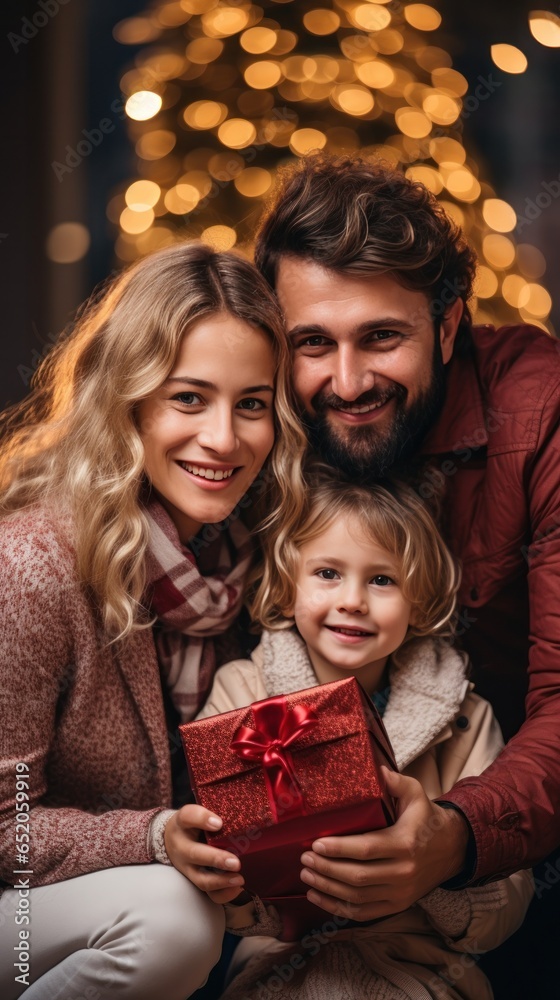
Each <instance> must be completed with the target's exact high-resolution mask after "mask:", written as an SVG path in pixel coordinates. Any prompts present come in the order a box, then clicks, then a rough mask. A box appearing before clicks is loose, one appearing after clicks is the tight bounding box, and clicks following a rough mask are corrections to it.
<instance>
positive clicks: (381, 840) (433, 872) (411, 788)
mask: <svg viewBox="0 0 560 1000" xmlns="http://www.w3.org/2000/svg"><path fill="white" fill-rule="evenodd" d="M383 771H384V772H385V777H386V781H387V787H388V789H389V792H390V794H391V795H392V796H393V797H394V798H395V799H396V800H397V821H396V823H395V824H394V826H389V827H387V828H386V829H385V830H377V831H375V832H372V833H361V834H355V835H350V836H346V837H321V838H320V840H318V841H315V842H314V844H313V849H312V850H310V851H306V852H305V854H303V855H302V858H301V861H302V864H303V865H305V867H304V869H303V871H302V872H301V876H300V877H301V879H302V881H303V882H305V883H306V885H307V886H309V891H308V893H307V898H308V899H309V900H310V902H312V903H315V904H316V905H317V906H321V907H322V908H323V909H324V910H327V911H328V913H334V914H337V915H338V916H342V917H347V918H348V919H351V920H373V919H374V918H380V917H387V916H390V915H391V914H392V913H399V912H400V911H401V910H406V909H408V907H409V906H412V904H413V903H415V902H416V900H417V899H420V897H421V896H424V895H425V894H426V893H427V892H429V891H430V890H431V889H434V888H435V887H436V886H438V885H440V884H441V883H442V882H445V881H446V880H447V879H449V878H452V877H453V876H454V875H456V874H458V873H459V872H460V871H461V869H462V867H463V865H464V863H465V853H466V849H467V842H468V827H467V824H466V822H465V820H464V819H463V818H462V816H461V814H460V813H458V812H457V811H456V810H455V809H444V808H443V807H442V806H438V805H437V803H435V802H432V801H431V800H430V799H429V798H428V796H427V795H426V793H425V792H424V790H423V788H422V786H421V784H420V782H419V781H416V779H415V778H408V777H405V776H404V775H402V774H396V773H394V772H393V771H389V770H388V768H385V767H384V768H383Z"/></svg>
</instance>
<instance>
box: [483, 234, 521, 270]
mask: <svg viewBox="0 0 560 1000" xmlns="http://www.w3.org/2000/svg"><path fill="white" fill-rule="evenodd" d="M482 252H483V254H484V256H485V258H486V260H487V261H488V263H489V264H491V265H492V267H497V268H501V269H504V268H506V267H511V265H512V264H513V262H514V260H515V247H514V245H513V243H512V242H511V240H508V238H507V236H499V235H498V234H497V233H488V235H487V236H485V237H484V239H483V240H482Z"/></svg>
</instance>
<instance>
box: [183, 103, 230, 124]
mask: <svg viewBox="0 0 560 1000" xmlns="http://www.w3.org/2000/svg"><path fill="white" fill-rule="evenodd" d="M227 113H228V109H227V107H226V105H225V104H220V103H219V102H218V101H195V102H194V104H189V106H188V108H185V110H184V111H183V118H184V120H185V122H186V123H187V125H188V126H189V127H190V128H196V129H208V128H216V126H218V125H221V123H222V122H223V121H224V119H225V118H226V117H227Z"/></svg>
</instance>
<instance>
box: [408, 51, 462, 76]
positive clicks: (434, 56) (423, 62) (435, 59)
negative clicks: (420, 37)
mask: <svg viewBox="0 0 560 1000" xmlns="http://www.w3.org/2000/svg"><path fill="white" fill-rule="evenodd" d="M416 62H417V63H418V65H419V66H420V67H421V69H424V70H426V72H428V73H432V72H433V71H434V70H435V69H439V68H441V67H444V66H445V67H447V68H449V69H450V68H451V66H452V65H453V60H452V58H451V56H450V55H449V52H446V51H445V49H440V48H438V46H437V45H426V46H425V47H424V48H423V49H420V51H419V52H417V53H416Z"/></svg>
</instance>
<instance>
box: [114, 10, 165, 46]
mask: <svg viewBox="0 0 560 1000" xmlns="http://www.w3.org/2000/svg"><path fill="white" fill-rule="evenodd" d="M158 35H159V28H158V27H157V25H155V24H154V23H153V22H152V21H151V20H150V18H149V17H127V18H125V20H124V21H119V22H118V24H116V25H115V27H114V28H113V38H114V39H115V40H116V41H117V42H120V43H121V45H145V44H146V42H153V41H154V39H155V38H157V37H158Z"/></svg>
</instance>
